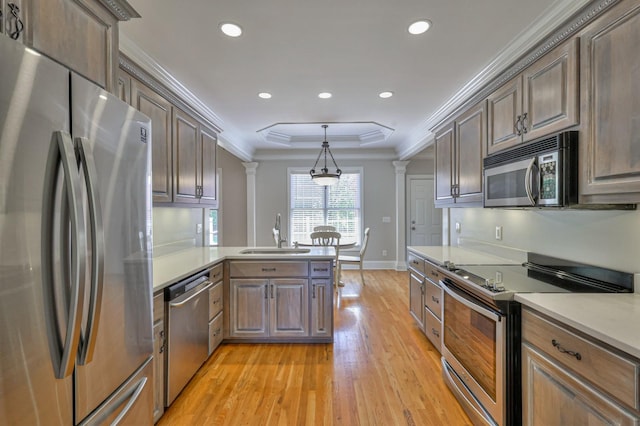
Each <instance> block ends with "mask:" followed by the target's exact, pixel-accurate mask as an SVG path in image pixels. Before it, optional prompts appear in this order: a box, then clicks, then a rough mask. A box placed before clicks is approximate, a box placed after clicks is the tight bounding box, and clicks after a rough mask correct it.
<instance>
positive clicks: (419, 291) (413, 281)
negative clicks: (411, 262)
mask: <svg viewBox="0 0 640 426" xmlns="http://www.w3.org/2000/svg"><path fill="white" fill-rule="evenodd" d="M424 310H425V305H424V277H422V276H421V275H419V274H416V273H415V272H414V271H411V270H410V272H409V312H410V313H411V316H413V318H414V319H415V320H416V322H417V323H418V326H419V327H420V329H422V330H424Z"/></svg>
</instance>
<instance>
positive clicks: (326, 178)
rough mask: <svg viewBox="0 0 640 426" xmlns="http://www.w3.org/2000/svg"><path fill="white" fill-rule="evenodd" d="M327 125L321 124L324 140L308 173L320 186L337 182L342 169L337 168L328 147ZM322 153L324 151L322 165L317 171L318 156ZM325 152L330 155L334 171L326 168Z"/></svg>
mask: <svg viewBox="0 0 640 426" xmlns="http://www.w3.org/2000/svg"><path fill="white" fill-rule="evenodd" d="M327 127H329V126H328V125H326V124H323V125H322V128H323V129H324V141H323V142H322V149H321V150H320V154H318V158H317V159H316V163H315V164H314V165H313V168H311V170H310V171H309V174H310V175H311V179H313V181H314V182H315V183H317V184H318V185H320V186H330V185H334V184H336V183H338V180H339V179H340V175H341V174H342V170H340V169H339V168H338V165H337V164H336V160H335V159H334V158H333V154H331V150H330V149H329V142H327ZM323 153H324V167H323V168H322V169H320V172H321V173H317V172H316V166H317V165H318V161H320V157H322V154H323ZM327 153H328V154H329V156H330V157H331V161H333V165H334V166H335V168H336V172H335V173H329V169H328V168H327Z"/></svg>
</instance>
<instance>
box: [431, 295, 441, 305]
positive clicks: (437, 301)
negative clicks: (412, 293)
mask: <svg viewBox="0 0 640 426" xmlns="http://www.w3.org/2000/svg"><path fill="white" fill-rule="evenodd" d="M431 300H433V302H434V303H440V299H439V298H437V297H435V296H431Z"/></svg>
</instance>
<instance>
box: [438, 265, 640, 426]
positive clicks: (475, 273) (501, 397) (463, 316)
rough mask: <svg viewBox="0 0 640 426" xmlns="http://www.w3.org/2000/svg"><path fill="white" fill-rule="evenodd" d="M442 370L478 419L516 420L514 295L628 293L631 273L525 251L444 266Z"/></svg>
mask: <svg viewBox="0 0 640 426" xmlns="http://www.w3.org/2000/svg"><path fill="white" fill-rule="evenodd" d="M445 267H446V271H443V273H442V274H441V276H442V279H441V281H440V286H441V287H442V289H443V290H444V291H443V294H444V301H443V316H442V366H443V370H442V374H443V376H444V379H445V382H446V383H447V385H448V386H449V388H450V389H451V390H452V392H453V393H454V394H455V396H456V398H457V399H458V400H459V401H460V403H461V405H462V407H463V408H464V409H465V411H466V412H467V414H469V417H470V418H471V419H472V421H473V423H474V424H476V425H498V426H503V425H507V426H511V425H519V424H521V423H522V402H521V395H522V389H521V366H520V364H521V363H520V353H521V352H520V323H521V321H520V318H521V308H520V304H519V303H518V302H516V301H514V296H515V294H517V293H559V292H606V293H609V292H626V293H629V292H633V289H634V279H633V274H630V273H626V272H621V271H614V270H610V269H606V268H602V267H597V266H593V265H585V264H581V263H578V262H574V261H570V260H565V259H558V258H553V257H549V256H545V255H541V254H536V253H527V262H525V263H523V264H510V265H465V266H460V265H458V266H456V265H453V264H451V263H449V264H445Z"/></svg>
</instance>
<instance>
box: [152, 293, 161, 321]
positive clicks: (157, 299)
mask: <svg viewBox="0 0 640 426" xmlns="http://www.w3.org/2000/svg"><path fill="white" fill-rule="evenodd" d="M163 319H164V293H163V292H160V293H159V294H156V295H155V296H153V322H156V321H160V320H163Z"/></svg>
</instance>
